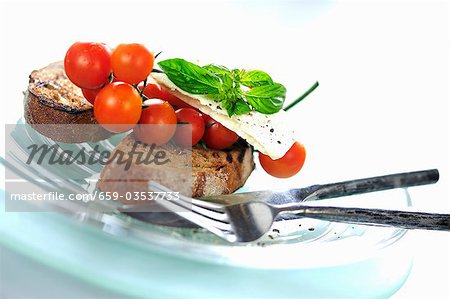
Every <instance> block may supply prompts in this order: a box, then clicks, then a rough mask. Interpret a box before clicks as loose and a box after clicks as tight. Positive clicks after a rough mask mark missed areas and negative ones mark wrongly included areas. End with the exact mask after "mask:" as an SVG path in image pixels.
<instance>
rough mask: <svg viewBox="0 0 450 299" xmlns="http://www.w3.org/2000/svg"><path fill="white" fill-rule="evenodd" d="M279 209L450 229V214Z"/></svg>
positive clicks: (340, 219) (322, 217) (312, 215)
mask: <svg viewBox="0 0 450 299" xmlns="http://www.w3.org/2000/svg"><path fill="white" fill-rule="evenodd" d="M277 211H278V212H279V213H295V214H297V215H300V216H304V217H309V218H315V219H320V220H326V221H334V222H350V223H360V224H371V225H387V226H395V227H401V228H406V229H427V230H443V231H450V214H434V213H424V212H410V211H398V210H383V209H364V208H346V207H329V206H305V205H300V204H287V205H283V206H278V207H277Z"/></svg>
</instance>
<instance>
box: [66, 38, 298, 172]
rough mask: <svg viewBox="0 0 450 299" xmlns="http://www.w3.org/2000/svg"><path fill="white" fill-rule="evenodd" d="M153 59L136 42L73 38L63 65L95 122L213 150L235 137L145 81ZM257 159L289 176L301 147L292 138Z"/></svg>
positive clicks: (154, 140) (151, 140) (146, 138)
mask: <svg viewBox="0 0 450 299" xmlns="http://www.w3.org/2000/svg"><path fill="white" fill-rule="evenodd" d="M154 60H155V57H154V55H153V53H152V52H150V51H149V50H148V49H147V48H146V47H145V46H143V45H141V44H120V45H119V46H117V47H116V48H115V49H114V50H111V49H110V48H109V47H108V46H107V45H105V44H103V43H83V42H77V43H75V44H73V45H72V46H71V47H70V48H69V50H68V51H67V53H66V56H65V59H64V68H65V72H66V74H67V77H68V78H69V79H70V81H72V83H74V84H75V85H76V86H78V87H80V88H81V90H82V92H83V95H84V97H85V98H86V99H87V100H88V101H89V102H90V103H92V104H93V105H94V116H95V119H96V120H97V122H98V123H99V124H100V125H102V126H103V127H104V128H105V129H107V130H109V131H111V132H114V133H121V132H126V131H128V130H131V129H132V130H133V132H134V135H135V136H136V138H137V139H138V140H140V141H142V142H144V143H147V144H156V145H162V144H165V143H167V142H168V141H169V140H171V139H172V140H173V141H174V142H175V143H176V144H178V145H179V146H182V147H189V146H194V145H196V144H197V143H198V142H200V140H203V142H204V143H205V145H206V146H207V147H208V148H211V149H217V150H221V149H225V148H228V147H230V146H231V145H233V144H234V143H235V142H236V141H237V140H238V138H239V137H238V135H237V134H236V133H234V132H233V131H231V130H229V129H227V128H226V127H224V126H223V125H221V124H220V123H218V122H217V121H215V120H214V119H212V118H211V117H209V116H208V115H205V114H201V113H200V112H199V111H198V110H196V109H194V108H193V107H191V106H190V105H188V104H187V103H185V102H183V101H182V100H180V99H178V98H177V97H175V96H174V95H172V94H170V93H168V92H167V91H165V90H164V89H162V88H161V87H160V86H159V85H158V84H157V83H156V82H154V81H148V80H149V79H148V78H149V75H150V73H151V72H152V69H153V64H154ZM175 109H177V110H175ZM185 124H190V126H185ZM259 159H260V162H261V165H262V166H263V168H264V169H265V170H266V171H267V172H268V173H269V174H271V175H273V176H275V177H290V176H292V175H294V174H296V173H297V172H298V171H300V169H301V168H302V166H303V163H304V160H305V149H304V147H303V145H301V144H300V143H298V142H296V143H294V145H293V146H292V147H291V149H290V150H289V151H288V152H287V153H286V155H285V156H284V157H282V158H280V159H277V160H273V159H271V158H270V157H269V156H267V155H264V154H261V153H260V154H259Z"/></svg>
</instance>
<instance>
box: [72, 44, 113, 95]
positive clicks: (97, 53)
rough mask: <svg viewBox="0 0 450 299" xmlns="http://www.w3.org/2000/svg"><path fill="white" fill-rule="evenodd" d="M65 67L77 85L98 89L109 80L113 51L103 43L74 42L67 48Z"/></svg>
mask: <svg viewBox="0 0 450 299" xmlns="http://www.w3.org/2000/svg"><path fill="white" fill-rule="evenodd" d="M64 69H65V71H66V74H67V77H69V79H70V81H72V83H73V84H75V85H76V86H78V87H80V88H87V89H97V88H99V87H101V86H102V85H104V84H105V83H107V82H108V80H109V75H110V73H111V52H110V50H109V48H108V47H107V46H106V45H104V44H101V43H80V42H77V43H74V44H73V45H72V46H71V47H70V48H69V50H67V53H66V57H65V58H64Z"/></svg>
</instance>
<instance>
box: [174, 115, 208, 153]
mask: <svg viewBox="0 0 450 299" xmlns="http://www.w3.org/2000/svg"><path fill="white" fill-rule="evenodd" d="M175 113H176V115H177V122H178V127H177V130H176V132H175V135H174V137H173V138H174V141H175V143H176V144H178V145H179V146H182V147H190V146H194V145H196V144H197V143H198V142H199V141H200V139H202V136H203V133H205V121H204V120H203V117H202V114H201V113H200V112H198V111H197V110H195V109H192V108H181V109H178V110H177V111H176V112H175ZM180 123H189V124H190V126H186V125H183V124H180Z"/></svg>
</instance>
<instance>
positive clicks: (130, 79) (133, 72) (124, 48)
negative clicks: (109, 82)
mask: <svg viewBox="0 0 450 299" xmlns="http://www.w3.org/2000/svg"><path fill="white" fill-rule="evenodd" d="M154 60H155V58H154V57H153V54H152V53H151V52H150V51H149V50H147V48H146V47H144V46H143V45H141V44H121V45H118V46H117V48H115V49H114V51H113V52H112V55H111V67H112V71H113V73H114V76H115V77H116V78H117V79H118V80H119V81H123V82H126V83H129V84H136V83H139V82H141V81H144V80H145V79H146V78H147V77H148V75H150V73H151V71H152V69H153V63H154Z"/></svg>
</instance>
